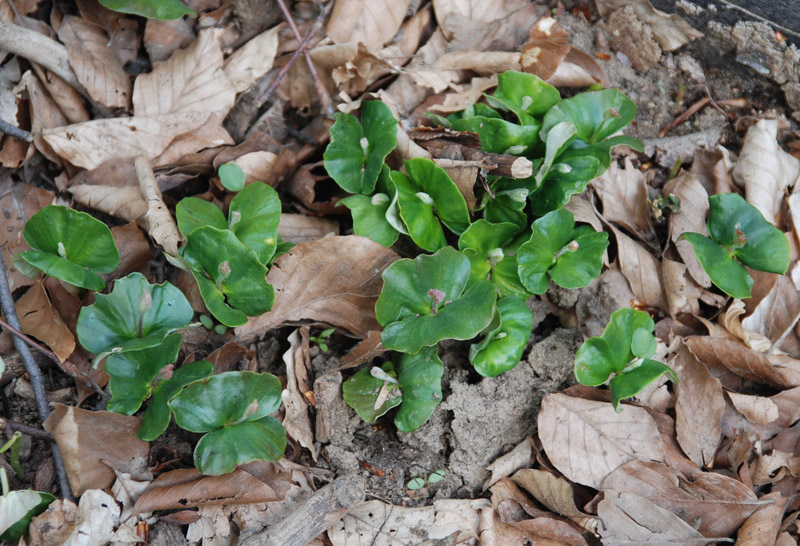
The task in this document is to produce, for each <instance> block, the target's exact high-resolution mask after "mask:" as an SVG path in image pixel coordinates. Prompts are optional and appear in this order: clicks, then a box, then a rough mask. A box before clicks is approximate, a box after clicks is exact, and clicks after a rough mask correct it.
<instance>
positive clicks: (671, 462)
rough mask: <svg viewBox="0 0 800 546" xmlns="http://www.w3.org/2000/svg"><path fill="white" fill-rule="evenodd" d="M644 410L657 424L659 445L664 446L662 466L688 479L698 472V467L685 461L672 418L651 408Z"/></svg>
mask: <svg viewBox="0 0 800 546" xmlns="http://www.w3.org/2000/svg"><path fill="white" fill-rule="evenodd" d="M645 409H647V410H648V413H649V414H650V417H652V418H653V419H655V421H656V424H658V432H659V433H660V434H661V443H662V445H663V446H664V464H666V465H667V466H668V467H670V468H673V469H675V470H677V471H678V472H681V473H683V474H684V475H685V476H688V477H690V478H691V477H692V476H694V475H695V474H696V473H697V472H700V467H699V466H697V465H696V464H695V463H694V462H692V461H691V460H690V459H687V458H686V455H685V454H684V453H683V450H681V447H680V445H679V444H678V440H677V438H676V436H677V434H676V433H675V421H674V420H673V419H672V417H670V416H669V415H667V414H666V413H660V412H658V411H655V410H653V409H651V408H645Z"/></svg>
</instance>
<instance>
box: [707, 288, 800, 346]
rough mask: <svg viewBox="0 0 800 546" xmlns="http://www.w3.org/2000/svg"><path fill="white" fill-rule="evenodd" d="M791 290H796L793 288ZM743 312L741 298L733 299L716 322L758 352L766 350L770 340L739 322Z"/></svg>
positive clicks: (744, 310)
mask: <svg viewBox="0 0 800 546" xmlns="http://www.w3.org/2000/svg"><path fill="white" fill-rule="evenodd" d="M787 280H788V278H787ZM789 284H791V281H789ZM793 291H795V292H796V290H794V289H793ZM765 299H766V298H765ZM762 301H764V300H762ZM765 307H766V306H765ZM745 312H746V309H745V304H744V302H743V301H742V300H733V301H732V302H731V304H730V305H729V306H728V308H727V309H725V312H723V313H722V315H720V317H719V320H718V321H717V322H718V323H719V324H721V325H722V326H724V327H725V329H726V330H728V332H730V333H731V334H732V335H733V337H734V338H735V339H739V340H741V341H743V342H744V343H745V345H747V346H748V347H750V348H751V349H753V350H755V351H759V352H766V351H767V350H769V348H770V347H771V346H772V341H770V340H769V338H767V337H766V336H763V335H761V334H759V333H757V332H753V331H750V330H748V329H747V328H746V327H745V326H744V324H742V322H743V321H742V322H740V320H741V317H742V315H744V314H745Z"/></svg>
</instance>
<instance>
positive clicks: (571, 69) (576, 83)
mask: <svg viewBox="0 0 800 546" xmlns="http://www.w3.org/2000/svg"><path fill="white" fill-rule="evenodd" d="M523 68H525V64H524V62H523ZM527 70H530V69H527ZM547 83H549V84H550V85H553V86H555V87H587V86H589V85H595V84H597V83H599V84H601V85H603V86H605V87H608V86H609V85H610V83H609V80H608V76H607V75H606V72H605V70H603V67H602V66H600V63H598V62H597V60H595V58H594V57H592V56H591V55H589V54H588V53H586V52H584V51H581V50H580V49H576V48H574V47H573V48H572V49H570V50H569V53H567V56H566V57H564V60H563V61H562V62H561V64H559V65H558V68H556V71H555V74H553V75H552V76H550V77H549V78H547Z"/></svg>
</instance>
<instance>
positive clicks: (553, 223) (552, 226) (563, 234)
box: [517, 209, 608, 294]
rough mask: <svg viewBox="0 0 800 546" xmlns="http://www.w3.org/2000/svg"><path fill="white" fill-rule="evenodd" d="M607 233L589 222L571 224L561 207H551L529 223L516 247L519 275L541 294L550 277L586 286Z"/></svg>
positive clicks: (559, 282) (598, 267) (595, 272)
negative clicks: (526, 235) (527, 231)
mask: <svg viewBox="0 0 800 546" xmlns="http://www.w3.org/2000/svg"><path fill="white" fill-rule="evenodd" d="M607 246H608V233H606V232H604V231H601V232H596V231H595V230H594V229H593V228H592V227H591V226H585V225H584V226H579V227H577V228H576V227H575V218H574V217H573V216H572V213H571V212H569V211H568V210H565V209H558V210H554V211H553V212H549V213H547V214H546V215H544V216H543V217H541V218H539V219H538V220H536V221H535V222H534V223H533V226H532V233H531V237H530V239H528V241H527V242H525V243H524V244H523V245H522V246H520V247H519V252H518V255H517V261H518V262H519V269H518V272H519V277H520V279H521V281H522V284H523V285H524V286H525V287H526V288H527V289H528V290H530V291H531V292H533V293H534V294H544V293H545V292H547V288H548V287H549V285H550V281H551V280H552V281H553V282H555V283H556V284H557V285H559V286H562V287H564V288H568V289H572V288H581V287H584V286H587V285H588V284H589V283H590V282H592V280H593V279H595V278H596V277H597V276H598V275H600V271H601V270H602V268H603V253H604V252H605V250H606V247H607Z"/></svg>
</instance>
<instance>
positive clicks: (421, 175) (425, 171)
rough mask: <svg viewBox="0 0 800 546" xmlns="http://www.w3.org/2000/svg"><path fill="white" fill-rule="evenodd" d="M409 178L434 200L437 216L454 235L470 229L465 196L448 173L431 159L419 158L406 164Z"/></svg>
mask: <svg viewBox="0 0 800 546" xmlns="http://www.w3.org/2000/svg"><path fill="white" fill-rule="evenodd" d="M405 165H406V170H407V171H408V176H409V178H410V179H411V181H412V182H413V183H414V185H415V186H416V188H417V189H418V190H419V191H422V192H425V193H426V194H427V195H429V196H430V198H431V199H432V200H433V207H434V210H435V212H436V216H438V217H439V220H441V221H442V223H443V224H444V225H445V226H447V228H448V229H449V230H450V231H452V232H453V233H455V234H457V235H460V234H461V233H463V232H464V230H465V229H467V227H469V223H470V220H469V209H467V202H466V201H465V200H464V196H463V194H462V193H461V191H459V189H458V186H456V184H455V182H453V180H452V179H451V178H450V176H449V175H448V174H447V172H446V171H445V170H444V169H442V168H441V167H439V166H438V165H437V164H436V163H434V162H433V161H431V160H430V159H426V158H422V157H418V158H415V159H411V160H407V161H406V162H405Z"/></svg>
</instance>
